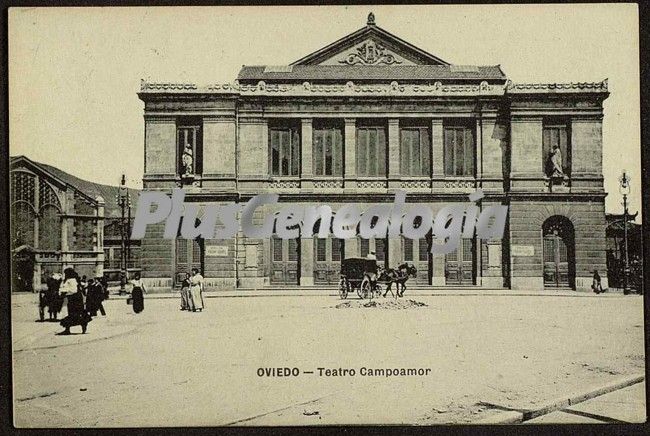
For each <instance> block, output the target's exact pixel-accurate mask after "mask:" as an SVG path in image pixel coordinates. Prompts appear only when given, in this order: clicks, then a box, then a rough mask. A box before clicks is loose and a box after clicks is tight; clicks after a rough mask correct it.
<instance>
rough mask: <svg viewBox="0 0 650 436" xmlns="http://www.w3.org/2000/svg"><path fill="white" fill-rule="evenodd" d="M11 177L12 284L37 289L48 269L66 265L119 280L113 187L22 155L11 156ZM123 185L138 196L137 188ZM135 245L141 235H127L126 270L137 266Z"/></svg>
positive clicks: (14, 287) (57, 269)
mask: <svg viewBox="0 0 650 436" xmlns="http://www.w3.org/2000/svg"><path fill="white" fill-rule="evenodd" d="M10 181H11V184H10V186H11V190H10V211H11V223H10V227H11V238H12V239H11V249H12V274H13V275H12V290H27V291H35V290H38V289H39V288H42V287H43V286H44V285H45V280H46V278H47V277H48V276H49V275H51V274H52V273H55V272H59V273H61V272H62V271H63V269H64V268H67V267H73V268H75V270H76V271H77V272H78V273H79V275H80V276H84V275H85V276H87V277H101V276H104V277H105V278H106V279H107V280H108V281H109V283H111V282H115V281H118V280H119V273H120V257H121V250H122V248H121V235H120V225H121V217H120V215H121V209H120V208H119V207H118V205H117V195H118V192H119V189H118V187H116V186H108V185H100V184H97V183H92V182H88V181H85V180H82V179H79V178H77V177H75V176H72V175H70V174H68V173H66V172H64V171H61V170H60V169H58V168H56V167H53V166H51V165H46V164H42V163H39V162H34V161H32V160H31V159H29V158H27V157H25V156H17V157H12V158H11V169H10ZM128 191H129V195H130V197H131V199H132V200H134V201H137V191H136V190H133V189H129V190H128ZM139 251H140V241H132V243H131V245H130V255H131V258H130V259H128V261H127V263H128V269H129V272H130V273H131V274H133V273H135V272H136V271H139V261H138V259H139Z"/></svg>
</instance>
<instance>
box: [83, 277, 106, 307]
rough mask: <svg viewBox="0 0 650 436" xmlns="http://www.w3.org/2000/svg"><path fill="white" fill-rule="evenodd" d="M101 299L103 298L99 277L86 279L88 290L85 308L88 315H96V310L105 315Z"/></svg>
mask: <svg viewBox="0 0 650 436" xmlns="http://www.w3.org/2000/svg"><path fill="white" fill-rule="evenodd" d="M102 300H104V289H103V287H102V284H101V282H100V281H99V278H94V279H90V280H89V281H88V292H87V297H86V310H87V311H88V313H89V314H90V316H97V311H98V310H99V311H100V312H101V314H102V315H103V316H106V311H105V310H104V305H103V304H102Z"/></svg>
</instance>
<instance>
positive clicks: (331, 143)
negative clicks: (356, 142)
mask: <svg viewBox="0 0 650 436" xmlns="http://www.w3.org/2000/svg"><path fill="white" fill-rule="evenodd" d="M312 142H313V151H312V159H313V166H314V175H316V176H341V175H343V130H342V129H341V127H338V126H331V125H330V126H328V125H322V126H315V127H314V134H313V141H312Z"/></svg>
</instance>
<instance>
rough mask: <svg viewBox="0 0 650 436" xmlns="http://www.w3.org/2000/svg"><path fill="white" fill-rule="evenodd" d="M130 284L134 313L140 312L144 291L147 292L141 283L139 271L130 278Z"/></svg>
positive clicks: (142, 307)
mask: <svg viewBox="0 0 650 436" xmlns="http://www.w3.org/2000/svg"><path fill="white" fill-rule="evenodd" d="M131 285H132V286H133V288H132V289H131V298H132V299H133V311H134V312H135V313H140V312H142V311H143V310H144V293H146V292H147V290H146V289H145V287H144V284H143V283H142V279H141V278H140V273H135V277H134V278H133V280H131Z"/></svg>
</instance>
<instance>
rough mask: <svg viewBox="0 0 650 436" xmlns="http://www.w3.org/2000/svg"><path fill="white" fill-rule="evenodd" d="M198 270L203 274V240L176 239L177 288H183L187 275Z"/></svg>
mask: <svg viewBox="0 0 650 436" xmlns="http://www.w3.org/2000/svg"><path fill="white" fill-rule="evenodd" d="M193 268H198V270H199V272H200V273H201V274H203V240H202V239H182V238H178V239H176V274H175V278H176V280H175V286H181V284H182V283H183V279H184V278H185V273H186V272H188V273H190V274H192V269H193Z"/></svg>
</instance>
